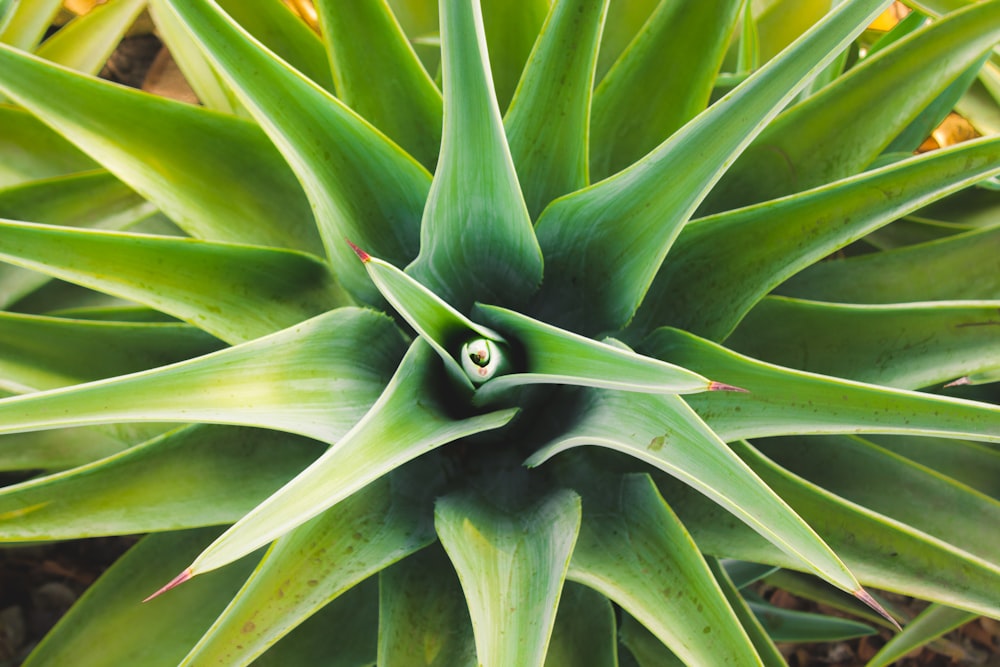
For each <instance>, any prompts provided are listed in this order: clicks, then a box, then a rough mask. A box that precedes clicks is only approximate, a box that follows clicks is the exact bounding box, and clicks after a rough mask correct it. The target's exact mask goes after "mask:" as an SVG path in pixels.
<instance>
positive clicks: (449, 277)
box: [352, 0, 542, 312]
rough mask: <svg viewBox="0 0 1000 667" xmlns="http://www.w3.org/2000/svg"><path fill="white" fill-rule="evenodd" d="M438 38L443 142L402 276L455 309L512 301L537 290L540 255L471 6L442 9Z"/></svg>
mask: <svg viewBox="0 0 1000 667" xmlns="http://www.w3.org/2000/svg"><path fill="white" fill-rule="evenodd" d="M525 4H526V5H527V4H531V3H525ZM504 6H505V7H507V6H508V4H507V3H504ZM519 6H520V3H519ZM441 40H442V50H443V51H442V52H443V59H444V105H445V107H444V137H443V139H442V143H441V156H440V157H439V159H438V167H437V171H436V172H435V174H434V183H433V185H432V186H431V191H430V194H429V195H428V199H427V206H426V208H425V209H424V217H423V222H422V224H421V232H420V234H421V235H420V255H419V256H418V257H417V259H416V260H415V261H414V262H413V264H412V265H410V266H409V267H407V272H408V273H409V274H411V275H412V276H413V277H414V278H416V279H417V280H419V281H420V282H422V283H423V284H424V285H426V286H427V287H428V288H430V289H431V290H433V291H434V292H435V293H437V294H439V295H440V296H441V298H443V299H444V300H445V301H447V302H448V303H450V304H453V305H454V306H455V308H457V309H458V310H460V311H462V312H466V311H468V309H469V308H470V307H471V306H472V303H473V301H475V300H477V299H479V300H482V301H489V302H491V303H499V304H501V305H517V304H520V303H523V302H524V301H525V300H526V299H527V298H528V297H529V296H530V295H531V294H532V293H533V292H534V291H535V289H536V288H537V287H538V284H539V282H540V281H541V277H542V256H541V252H540V250H539V248H538V242H537V241H536V239H535V234H534V231H533V229H532V226H531V219H530V218H529V216H528V209H527V208H526V206H525V203H524V198H523V197H522V195H521V189H520V186H519V185H518V180H517V174H516V173H515V171H514V164H513V162H512V161H511V156H510V150H509V148H508V147H507V139H506V136H505V134H504V127H503V121H501V119H500V111H499V109H498V107H497V103H496V99H495V98H494V94H493V84H492V82H491V80H490V68H489V59H488V57H487V54H486V44H485V38H484V36H483V23H482V16H481V14H480V11H479V2H478V0H464V1H462V2H446V3H443V4H442V6H441ZM352 240H354V239H352ZM383 256H384V253H383ZM387 259H389V258H387ZM390 261H391V259H390Z"/></svg>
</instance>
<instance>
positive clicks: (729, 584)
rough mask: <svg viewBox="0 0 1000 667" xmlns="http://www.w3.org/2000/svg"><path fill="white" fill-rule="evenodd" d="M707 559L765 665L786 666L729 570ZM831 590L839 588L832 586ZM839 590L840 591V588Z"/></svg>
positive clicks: (727, 599) (712, 559) (716, 560)
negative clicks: (731, 577)
mask: <svg viewBox="0 0 1000 667" xmlns="http://www.w3.org/2000/svg"><path fill="white" fill-rule="evenodd" d="M705 560H706V562H707V563H708V568H709V569H710V570H711V571H712V575H713V576H715V581H716V582H718V584H719V587H720V588H721V589H722V594H723V595H725V596H726V601H727V602H729V606H730V607H732V608H733V612H734V613H735V614H736V617H737V618H738V619H740V624H741V625H742V626H743V631H744V632H746V633H747V635H748V636H749V637H750V641H751V642H753V645H754V648H755V649H757V654H758V655H759V656H760V661H761V662H762V663H763V664H764V665H765V667H786V663H785V659H784V657H782V655H781V652H780V651H779V650H778V647H777V646H775V645H774V641H772V639H771V637H770V636H768V634H767V632H766V631H765V629H764V627H763V626H762V625H761V623H760V621H759V620H758V619H757V617H756V616H755V615H754V613H753V611H751V610H750V607H749V606H747V601H746V600H745V599H744V597H743V595H742V594H741V593H740V591H739V590H738V589H737V588H736V585H735V584H734V583H733V581H732V579H730V578H729V574H728V572H727V570H726V569H725V568H723V567H722V565H720V564H719V561H718V559H716V558H712V557H707V558H705ZM824 583H825V582H824ZM831 590H838V589H835V588H831ZM838 592H840V591H839V590H838ZM849 597H850V599H852V600H856V598H854V597H852V596H849ZM879 618H881V617H879Z"/></svg>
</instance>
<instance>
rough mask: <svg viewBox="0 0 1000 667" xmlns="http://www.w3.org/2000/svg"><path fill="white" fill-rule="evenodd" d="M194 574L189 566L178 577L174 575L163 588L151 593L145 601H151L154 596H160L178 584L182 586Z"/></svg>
mask: <svg viewBox="0 0 1000 667" xmlns="http://www.w3.org/2000/svg"><path fill="white" fill-rule="evenodd" d="M193 576H194V572H193V571H192V570H191V568H187V569H186V570H184V571H183V572H181V573H180V574H178V575H177V576H176V577H174V578H173V579H171V580H170V583H168V584H167V585H166V586H164V587H163V588H161V589H160V590H158V591H156V592H155V593H153V594H152V595H150V596H149V597H148V598H146V599H145V600H143V602H149V601H150V600H152V599H153V598H155V597H159V596H161V595H163V594H164V593H166V592H167V591H169V590H170V589H171V588H176V587H177V586H180V585H181V584H183V583H184V582H185V581H187V580H188V579H190V578H191V577H193Z"/></svg>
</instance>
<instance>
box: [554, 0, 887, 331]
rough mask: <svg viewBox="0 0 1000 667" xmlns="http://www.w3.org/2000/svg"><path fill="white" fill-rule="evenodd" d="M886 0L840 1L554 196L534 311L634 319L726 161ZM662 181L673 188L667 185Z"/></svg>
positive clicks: (579, 323) (609, 321) (566, 320)
mask: <svg viewBox="0 0 1000 667" xmlns="http://www.w3.org/2000/svg"><path fill="white" fill-rule="evenodd" d="M887 4H888V3H887V2H885V1H883V0H863V1H856V2H844V3H842V4H840V5H839V6H838V8H837V9H835V10H834V11H833V12H832V13H831V14H830V15H829V17H828V18H827V19H826V20H824V21H823V22H821V23H819V24H817V26H816V27H815V28H814V29H812V30H810V31H809V32H808V33H807V34H806V35H805V36H803V38H802V39H801V40H799V41H798V42H796V44H795V45H793V46H792V47H789V49H788V50H786V51H785V52H784V53H783V55H782V56H781V57H779V58H776V59H774V60H773V61H771V63H769V64H768V65H767V66H765V67H764V68H763V69H761V70H759V71H758V72H757V73H756V74H754V75H753V76H752V77H750V78H749V79H748V80H747V81H746V82H745V83H744V84H742V85H741V86H740V87H738V88H737V89H735V90H734V91H733V92H731V93H730V94H729V95H727V96H726V97H724V98H723V99H721V100H719V101H718V102H716V103H715V104H713V105H712V106H711V107H710V108H708V109H707V110H706V111H705V112H704V113H702V114H700V115H699V116H698V117H697V118H695V119H694V120H692V121H691V122H689V123H688V124H687V125H685V126H684V127H683V128H682V129H680V130H678V131H677V132H676V133H674V134H673V135H672V136H671V137H670V139H668V140H667V141H665V142H664V143H663V144H661V145H660V146H659V147H657V148H656V149H655V150H654V151H653V152H652V153H650V154H649V155H647V156H646V157H645V158H643V159H642V160H640V161H639V162H637V163H635V164H634V165H633V166H632V167H629V168H628V169H626V170H625V171H623V172H620V173H619V174H616V175H615V176H613V177H611V178H609V179H607V180H605V181H602V182H601V183H599V184H597V185H594V186H591V187H589V188H586V189H584V190H580V191H578V192H575V193H573V194H570V195H567V196H565V197H563V198H561V199H559V200H557V201H555V202H553V203H552V204H551V205H550V206H549V207H548V208H547V209H546V210H545V211H544V212H543V213H542V215H541V217H540V218H539V219H538V225H537V233H538V241H539V244H540V245H541V247H542V250H543V252H544V254H545V261H546V272H545V282H544V288H543V289H542V290H541V292H539V295H538V299H536V303H535V311H536V313H538V314H539V315H540V316H541V317H542V319H544V320H546V321H548V322H551V323H552V324H555V325H557V326H564V327H567V328H570V329H573V330H574V331H578V332H579V333H583V334H586V335H592V334H597V333H602V332H609V331H616V330H618V329H620V328H622V327H623V326H625V325H626V324H627V323H628V321H629V320H630V319H631V318H632V316H633V314H634V313H635V311H636V309H637V308H638V306H639V304H640V303H641V302H642V299H643V297H644V295H645V293H646V290H647V289H648V288H649V285H650V283H651V282H652V281H653V278H654V276H655V275H656V271H657V270H658V269H659V267H660V264H661V263H662V262H663V258H664V257H665V256H666V254H667V251H668V250H669V248H670V245H671V244H672V243H673V240H674V238H675V237H676V235H677V233H678V232H679V231H680V229H681V227H682V226H683V225H684V223H685V222H687V220H688V218H689V217H690V216H691V214H692V213H693V212H694V210H695V208H696V207H697V206H698V204H699V203H700V202H701V200H702V199H703V198H704V197H705V195H706V194H707V193H708V191H709V190H710V189H711V188H712V186H713V185H714V184H715V182H716V181H717V180H718V179H719V178H720V177H721V175H722V171H720V169H719V165H726V164H728V163H729V162H730V161H731V160H732V159H733V158H735V157H736V156H737V155H739V154H740V152H741V151H742V150H743V149H744V148H745V147H746V146H747V145H748V144H749V143H750V141H751V140H752V139H753V137H755V136H756V135H757V134H758V133H759V132H760V131H761V130H762V129H763V128H764V127H765V125H766V124H767V123H768V122H769V121H770V120H771V119H772V118H774V117H775V116H776V115H777V114H778V112H779V111H780V110H781V108H782V107H783V106H784V104H785V103H787V102H788V101H789V100H790V99H791V98H792V96H794V95H795V94H796V93H797V92H798V91H799V89H800V88H801V87H802V86H803V85H805V83H806V80H805V78H804V77H808V76H809V75H810V74H812V73H814V72H816V71H818V70H819V69H820V68H822V67H823V66H824V65H826V63H828V62H829V61H830V60H831V59H832V58H833V57H834V56H835V55H836V53H837V52H838V51H839V50H840V49H841V48H842V47H843V46H844V45H846V44H847V43H849V42H850V41H851V40H852V39H853V37H854V36H855V35H857V34H858V33H859V32H861V30H862V29H863V28H864V26H865V25H866V24H867V23H868V22H869V21H870V20H871V19H872V18H874V17H875V16H877V15H878V13H879V11H880V10H881V8H883V7H884V6H886V5H887ZM665 182H669V183H670V187H663V184H664V183H665Z"/></svg>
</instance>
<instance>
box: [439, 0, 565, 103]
mask: <svg viewBox="0 0 1000 667" xmlns="http://www.w3.org/2000/svg"><path fill="white" fill-rule="evenodd" d="M463 1H465V0H463ZM479 2H480V0H476V4H479ZM481 2H482V14H483V21H482V22H483V24H485V31H484V33H483V37H484V38H485V45H484V46H488V47H489V59H490V66H489V67H488V68H487V69H488V70H490V74H491V81H492V88H495V89H496V100H497V102H498V105H499V108H500V109H501V110H504V109H506V108H507V104H508V103H509V102H510V99H511V97H512V96H513V95H514V89H515V88H516V87H517V85H518V81H520V79H521V74H522V72H523V71H524V68H525V62H526V61H527V60H528V58H529V54H530V53H531V51H532V47H533V46H534V44H535V41H536V39H537V37H538V32H539V31H540V30H541V28H542V25H543V23H544V22H545V17H546V15H547V14H548V12H549V4H550V3H551V0H520V1H519V2H516V3H511V2H508V1H507V0H481ZM465 4H472V3H469V2H465ZM440 11H441V14H442V16H443V15H445V13H446V10H445V9H444V8H442V9H441V10H440ZM444 33H445V28H444V23H443V22H442V28H441V34H442V35H444Z"/></svg>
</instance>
